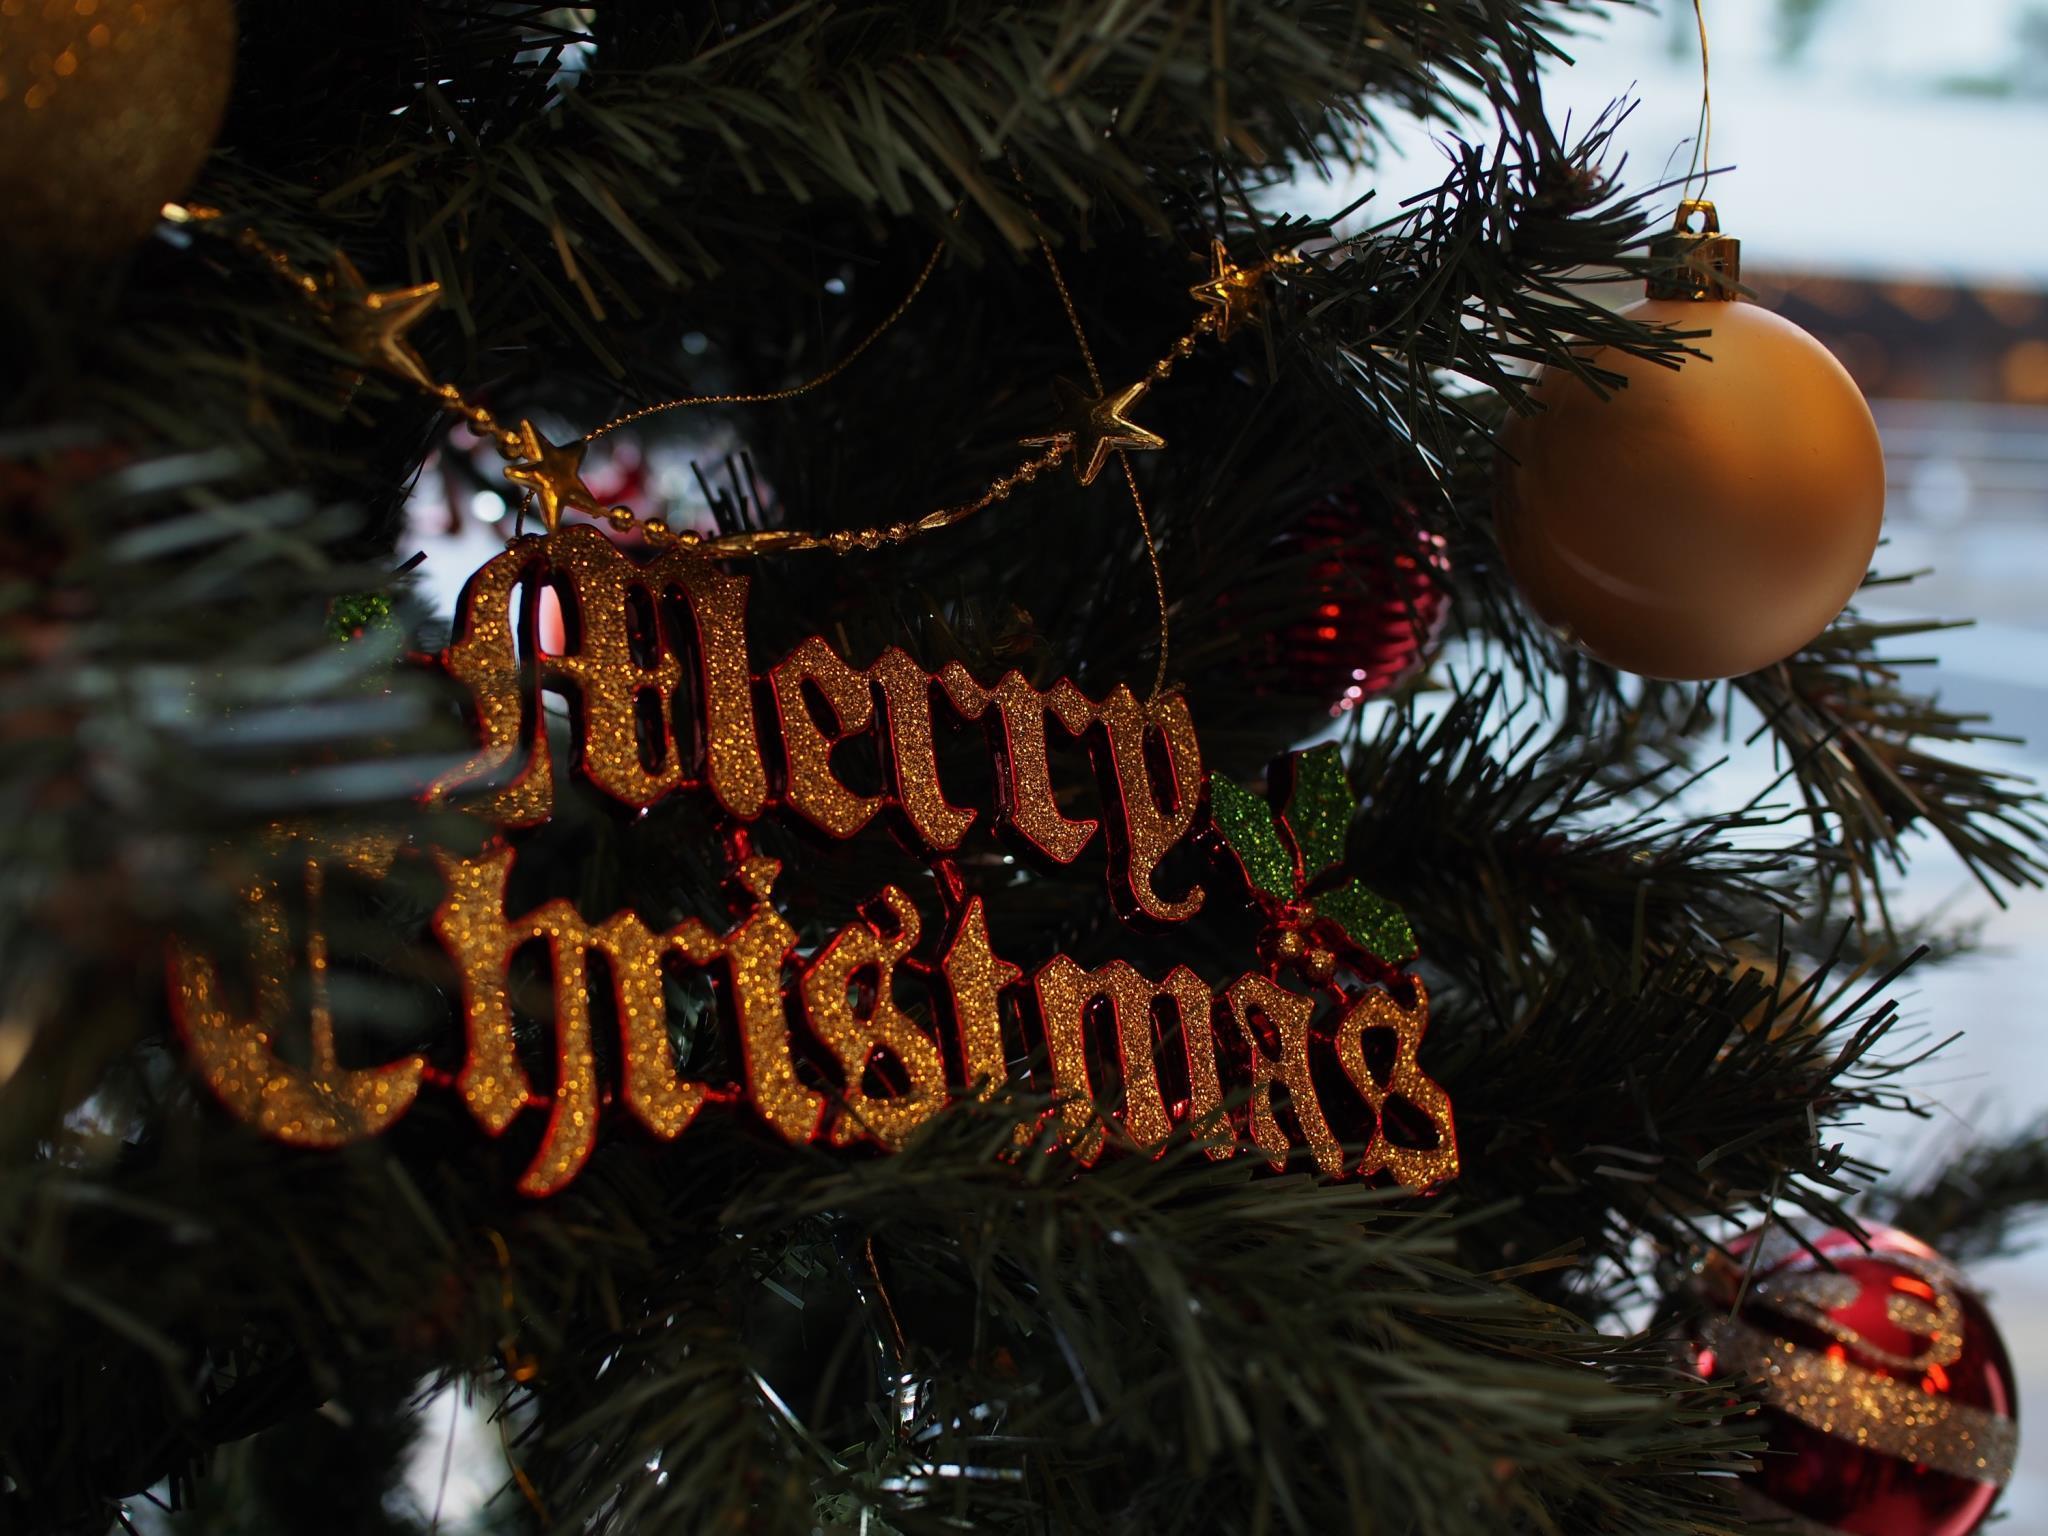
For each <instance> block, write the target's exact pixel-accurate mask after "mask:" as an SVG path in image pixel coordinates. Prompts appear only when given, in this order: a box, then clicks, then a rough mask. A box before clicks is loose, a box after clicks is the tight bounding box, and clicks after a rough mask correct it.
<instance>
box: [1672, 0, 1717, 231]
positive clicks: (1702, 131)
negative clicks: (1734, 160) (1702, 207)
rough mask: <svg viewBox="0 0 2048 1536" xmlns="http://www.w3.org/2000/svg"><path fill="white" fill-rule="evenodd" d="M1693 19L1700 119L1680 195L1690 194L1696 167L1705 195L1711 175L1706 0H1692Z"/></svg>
mask: <svg viewBox="0 0 2048 1536" xmlns="http://www.w3.org/2000/svg"><path fill="white" fill-rule="evenodd" d="M1692 15H1693V20H1694V21H1695V22H1696V23H1697V24H1698V26H1699V32H1700V120H1699V126H1698V128H1696V129H1694V131H1693V141H1692V150H1693V157H1692V164H1690V165H1688V166H1687V167H1686V169H1685V184H1684V185H1683V186H1682V187H1680V188H1679V196H1680V197H1681V198H1687V197H1690V196H1692V179H1693V174H1694V172H1695V171H1697V172H1698V174H1699V179H1700V196H1701V197H1705V196H1706V195H1707V183H1708V182H1709V181H1710V180H1711V179H1712V178H1713V175H1714V93H1713V88H1712V74H1713V71H1712V65H1711V63H1710V61H1709V59H1708V52H1707V10H1706V0H1692Z"/></svg>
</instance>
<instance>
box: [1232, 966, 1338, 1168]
mask: <svg viewBox="0 0 2048 1536" xmlns="http://www.w3.org/2000/svg"><path fill="white" fill-rule="evenodd" d="M1226 995H1227V996H1228V998H1229V1000H1230V1009H1231V1012H1232V1014H1233V1015H1235V1017H1236V1019H1237V1027H1238V1031H1239V1033H1240V1034H1241V1035H1242V1036H1243V1037H1244V1043H1245V1046H1246V1048H1247V1050H1248V1051H1249V1052H1250V1056H1251V1069H1252V1081H1251V1089H1252V1099H1251V1131H1252V1144H1253V1145H1254V1146H1256V1147H1257V1148H1258V1149H1259V1150H1260V1151H1261V1152H1263V1153H1265V1154H1266V1159H1267V1161H1268V1162H1270V1163H1271V1164H1272V1165H1273V1167H1274V1168H1276V1169H1281V1168H1285V1167H1286V1166H1287V1151H1288V1148H1289V1147H1290V1146H1292V1145H1293V1143H1291V1142H1290V1141H1289V1140H1288V1139H1287V1133H1286V1131H1284V1130H1282V1129H1281V1127H1280V1118H1279V1116H1278V1115H1277V1114H1276V1113H1274V1109H1273V1085H1274V1084H1275V1083H1281V1084H1284V1085H1285V1086H1286V1088H1287V1100H1288V1104H1289V1106H1290V1107H1291V1108H1292V1109H1293V1111H1294V1118H1295V1121H1296V1123H1297V1124H1299V1125H1300V1127H1301V1133H1302V1135H1303V1136H1305V1137H1307V1138H1308V1146H1309V1152H1310V1154H1311V1155H1312V1156H1313V1157H1314V1158H1315V1163H1316V1167H1317V1168H1319V1169H1320V1170H1321V1171H1322V1172H1323V1173H1325V1174H1328V1175H1330V1176H1332V1177H1334V1176H1336V1175H1337V1174H1340V1173H1342V1172H1343V1171H1344V1148H1343V1146H1342V1145H1341V1144H1340V1143H1339V1142H1338V1140H1337V1138H1336V1136H1335V1135H1334V1134H1332V1132H1331V1130H1330V1123H1329V1121H1327V1120H1326V1119H1324V1118H1323V1103H1322V1100H1321V1099H1320V1098H1319V1097H1317V1095H1316V1085H1315V1082H1314V1080H1313V1079H1312V1078H1311V1077H1310V1075H1309V1065H1308V1022H1309V1019H1310V1017H1311V1016H1312V1015H1313V1014H1314V1013H1315V1011H1316V1005H1315V1003H1314V1002H1313V1001H1312V1000H1310V999H1309V998H1306V997H1300V996H1297V995H1296V994H1295V993H1292V992H1289V991H1288V990H1287V989H1286V988H1285V987H1282V986H1280V985H1279V984H1278V983H1276V982H1273V981H1270V980H1268V979H1267V978H1266V977H1264V976H1240V977H1238V979H1237V980H1236V981H1234V982H1232V983H1231V985H1230V991H1229V992H1228V993H1227V994H1226ZM1258 1020H1263V1021H1264V1022H1265V1023H1266V1024H1267V1026H1268V1027H1270V1029H1271V1030H1272V1032H1273V1033H1274V1035H1275V1036H1277V1037H1278V1040H1279V1046H1280V1053H1279V1055H1277V1056H1272V1055H1268V1054H1267V1051H1266V1047H1265V1044H1264V1043H1263V1041H1262V1040H1261V1039H1260V1033H1261V1032H1260V1030H1259V1028H1258V1024H1257V1022H1256V1021H1258Z"/></svg>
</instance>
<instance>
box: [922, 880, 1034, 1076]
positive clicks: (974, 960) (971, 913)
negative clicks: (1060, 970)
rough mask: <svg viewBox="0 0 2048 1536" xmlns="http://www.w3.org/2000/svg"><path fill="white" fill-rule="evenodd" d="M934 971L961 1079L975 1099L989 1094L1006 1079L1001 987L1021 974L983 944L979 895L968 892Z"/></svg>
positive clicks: (983, 920)
mask: <svg viewBox="0 0 2048 1536" xmlns="http://www.w3.org/2000/svg"><path fill="white" fill-rule="evenodd" d="M939 970H940V974H941V975H943V976H944V977H945V979H946V993H947V997H948V1000H949V1001H950V1002H951V1003H952V1005H953V1027H954V1029H955V1031H956V1032H957V1033H958V1035H959V1039H960V1066H961V1072H962V1074H963V1084H964V1086H966V1087H967V1088H969V1089H971V1090H972V1091H973V1092H974V1094H975V1095H976V1097H978V1098H981V1099H989V1098H993V1097H994V1096H995V1092H996V1090H997V1089H998V1088H1000V1087H1002V1086H1003V1084H1004V1083H1006V1082H1007V1081H1008V1080H1009V1065H1008V1063H1007V1062H1006V1061H1005V1060H1004V1058H1003V1015H1002V1006H1001V999H1002V992H1003V988H1004V987H1007V986H1009V985H1010V984H1011V983H1013V982H1015V981H1016V980H1017V979H1018V978H1019V977H1021V976H1022V975H1023V974H1024V973H1023V972H1022V971H1020V970H1019V969H1018V968H1017V967H1016V966H1014V965H1012V964H1011V963H1010V962H1009V961H1007V960H1003V959H999V958H998V957H997V955H996V953H995V950H994V948H993V946H991V945H990V943H989V938H988V912H987V910H986V909H985V908H984V907H983V905H982V901H981V898H980V897H979V896H971V897H969V898H968V899H967V904H966V906H965V907H963V908H962V909H961V912H960V916H959V919H958V920H957V922H956V923H955V925H954V929H953V937H952V942H951V943H949V944H948V945H947V946H946V955H945V959H944V960H942V961H941V962H940V965H939Z"/></svg>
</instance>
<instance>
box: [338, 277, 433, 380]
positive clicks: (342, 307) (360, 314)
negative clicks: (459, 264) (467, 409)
mask: <svg viewBox="0 0 2048 1536" xmlns="http://www.w3.org/2000/svg"><path fill="white" fill-rule="evenodd" d="M320 287H321V293H322V296H323V297H324V298H325V299H326V301H327V324H328V327H329V329H330V330H332V331H333V332H334V339H335V340H336V341H338V342H340V343H341V345H342V346H344V347H346V348H347V349H348V350H349V351H351V352H353V353H355V354H356V356H358V357H360V358H361V359H362V360H363V361H364V362H366V363H374V364H375V365H376V366H377V367H379V368H383V369H385V370H387V371H389V372H391V373H395V374H397V375H398V376H399V377H400V378H402V379H409V380H411V381H412V382H413V383H415V384H417V385H419V387H420V388H421V389H426V390H432V389H434V388H435V387H436V385H435V382H434V376H433V375H432V374H431V373H429V372H428V371H427V364H426V360H425V359H424V358H422V357H421V356H420V355H419V353H418V352H416V351H414V350H413V346H412V343H411V342H409V341H407V340H406V339H405V333H406V332H407V331H409V330H411V329H412V328H413V327H414V326H415V325H417V324H418V323H419V322H420V321H421V320H422V319H423V318H425V316H426V313H427V311H428V310H430V309H432V308H433V307H434V306H435V305H436V304H438V303H440V302H441V285H440V284H439V283H420V284H418V285H417V286H415V287H411V288H386V289H383V290H372V289H371V287H370V285H369V284H368V283H366V282H364V281H363V274H362V273H360V272H358V271H357V270H356V264H355V263H354V262H352V261H350V260H349V259H348V257H347V256H345V255H344V254H342V253H341V252H340V251H336V252H335V253H334V264H333V265H332V266H330V267H329V268H328V270H327V276H326V279H325V280H324V281H323V282H322V283H321V285H320Z"/></svg>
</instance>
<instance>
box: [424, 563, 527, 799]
mask: <svg viewBox="0 0 2048 1536" xmlns="http://www.w3.org/2000/svg"><path fill="white" fill-rule="evenodd" d="M544 563H545V562H544V557H543V554H542V544H541V541H540V540H539V539H517V540H514V541H513V542H512V544H510V545H509V546H508V547H507V548H506V550H505V552H504V553H503V554H501V555H498V556H496V557H495V558H493V559H492V560H490V561H489V562H487V563H486V564H485V565H484V566H483V568H482V569H480V570H479V571H477V573H476V574H475V575H473V576H471V577H470V578H469V581H468V583H467V584H466V585H465V586H464V587H463V589H462V600H461V602H460V603H458V604H457V605H456V609H455V638H454V641H453V643H452V644H450V645H449V647H448V648H447V649H446V650H444V651H443V652H442V653H441V666H442V668H443V669H444V670H445V671H446V672H447V673H448V675H449V676H450V677H452V678H454V679H455V680H456V681H457V682H459V683H461V684H462V685H463V686H464V687H465V688H467V689H468V690H469V697H470V706H471V708H472V710H473V711H474V713H475V715H476V726H477V734H478V735H479V737H481V741H480V743H479V746H478V749H477V752H476V755H475V756H473V757H471V758H470V759H469V760H468V761H467V762H466V763H464V764H463V765H462V766H461V767H460V768H457V769H455V770H454V771H453V772H451V773H448V774H445V775H444V776H442V777H441V778H439V779H437V780H435V781H434V783H433V785H432V787H431V788H430V789H429V790H428V792H427V794H428V798H429V799H439V798H440V797H442V796H444V795H446V794H448V793H449V792H450V791H452V790H455V789H457V788H459V787H461V786H463V785H466V784H472V783H474V782H476V781H477V780H479V779H491V780H496V779H498V778H499V777H501V776H502V775H503V774H504V773H506V772H507V771H508V770H509V769H510V768H511V767H512V765H513V763H514V762H515V761H516V760H517V758H518V757H519V754H520V751H521V749H522V747H523V746H524V745H525V736H526V722H527V719H528V715H527V701H526V686H525V681H524V678H523V676H522V668H521V664H520V657H521V655H522V653H530V652H531V651H532V649H533V644H532V637H533V629H534V622H535V615H536V612H537V610H538V606H539V605H538V595H539V575H540V571H541V569H542V567H543V565H544ZM515 592H516V593H520V594H521V595H522V600H521V603H520V614H521V617H520V625H519V628H520V633H519V634H518V635H517V636H515V635H514V634H513V630H512V600H513V594H514V593H515ZM532 720H533V725H534V729H535V731H536V733H541V734H539V735H538V740H539V742H540V749H539V750H538V751H531V750H529V752H528V755H527V761H526V763H525V765H524V766H523V767H522V768H521V769H520V770H519V772H518V775H517V777H515V778H514V779H513V780H512V782H511V783H509V784H506V785H504V786H502V787H500V788H498V789H497V790H495V791H494V792H493V793H491V794H490V795H488V796H486V797H484V798H481V799H479V800H477V801H475V802H474V803H473V808H474V810H475V811H476V813H477V814H478V815H479V816H482V817H484V818H485V819H487V820H489V821H494V822H496V823H497V824H498V825H499V826H504V827H530V826H536V825H538V824H539V823H541V822H544V821H546V820H547V819H548V817H549V816H551V815H553V814H554V809H555V782H554V761H553V759H552V758H550V757H549V756H548V753H547V748H546V741H547V738H546V736H545V734H544V727H543V726H542V724H541V719H540V709H539V703H538V701H535V703H534V708H533V715H532Z"/></svg>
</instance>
